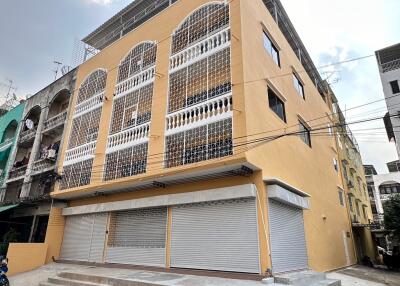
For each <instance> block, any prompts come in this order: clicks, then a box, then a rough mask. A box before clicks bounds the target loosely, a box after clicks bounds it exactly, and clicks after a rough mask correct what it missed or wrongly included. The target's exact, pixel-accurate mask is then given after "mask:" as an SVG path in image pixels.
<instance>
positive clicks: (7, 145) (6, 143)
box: [0, 138, 14, 151]
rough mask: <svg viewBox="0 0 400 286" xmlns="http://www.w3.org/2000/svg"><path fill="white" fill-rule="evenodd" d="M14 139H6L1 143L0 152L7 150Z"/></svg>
mask: <svg viewBox="0 0 400 286" xmlns="http://www.w3.org/2000/svg"><path fill="white" fill-rule="evenodd" d="M13 140H14V138H7V139H6V140H5V141H4V142H3V143H1V144H0V151H3V150H5V149H7V148H8V147H9V146H10V145H11V144H12V142H13Z"/></svg>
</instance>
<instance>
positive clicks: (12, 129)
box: [0, 120, 18, 143]
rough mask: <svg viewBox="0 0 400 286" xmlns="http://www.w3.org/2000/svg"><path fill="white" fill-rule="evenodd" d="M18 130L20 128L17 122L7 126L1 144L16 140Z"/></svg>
mask: <svg viewBox="0 0 400 286" xmlns="http://www.w3.org/2000/svg"><path fill="white" fill-rule="evenodd" d="M17 128H18V123H17V121H15V120H13V121H11V122H10V123H9V124H8V125H7V127H6V129H4V133H3V138H1V142H0V143H3V142H6V141H7V140H10V139H12V138H14V136H15V133H16V132H17Z"/></svg>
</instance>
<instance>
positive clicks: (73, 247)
mask: <svg viewBox="0 0 400 286" xmlns="http://www.w3.org/2000/svg"><path fill="white" fill-rule="evenodd" d="M107 216H108V214H106V213H104V214H103V213H102V214H90V215H78V216H69V217H67V218H66V223H65V231H64V239H63V244H62V248H61V258H62V259H65V260H76V261H89V262H102V260H103V251H104V243H105V236H106V226H107Z"/></svg>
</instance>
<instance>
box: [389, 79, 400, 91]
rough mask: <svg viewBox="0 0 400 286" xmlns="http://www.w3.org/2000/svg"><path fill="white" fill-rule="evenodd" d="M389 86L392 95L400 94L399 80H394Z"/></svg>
mask: <svg viewBox="0 0 400 286" xmlns="http://www.w3.org/2000/svg"><path fill="white" fill-rule="evenodd" d="M389 85H390V87H391V90H392V94H398V93H400V84H399V81H398V80H392V81H390V82H389Z"/></svg>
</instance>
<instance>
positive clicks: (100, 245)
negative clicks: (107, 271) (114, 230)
mask: <svg viewBox="0 0 400 286" xmlns="http://www.w3.org/2000/svg"><path fill="white" fill-rule="evenodd" d="M107 218H108V213H101V214H94V215H93V228H92V240H91V244H90V254H89V261H90V262H97V263H101V262H103V254H104V243H105V241H106V229H107Z"/></svg>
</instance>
